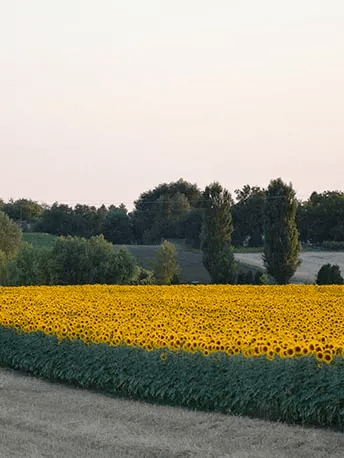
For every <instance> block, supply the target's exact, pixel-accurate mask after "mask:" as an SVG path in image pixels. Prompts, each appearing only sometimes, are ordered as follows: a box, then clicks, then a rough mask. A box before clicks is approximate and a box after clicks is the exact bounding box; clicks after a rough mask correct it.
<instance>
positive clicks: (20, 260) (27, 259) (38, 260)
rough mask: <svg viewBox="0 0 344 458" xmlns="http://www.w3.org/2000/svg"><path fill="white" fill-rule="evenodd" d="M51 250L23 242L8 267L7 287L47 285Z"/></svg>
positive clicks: (48, 282) (49, 275) (49, 276)
mask: <svg viewBox="0 0 344 458" xmlns="http://www.w3.org/2000/svg"><path fill="white" fill-rule="evenodd" d="M50 263H51V250H49V249H48V248H46V247H33V246H32V244H31V243H28V242H23V243H22V245H21V247H20V250H19V253H18V255H17V257H16V259H15V260H14V261H11V262H10V263H9V265H8V280H7V284H8V285H13V286H16V285H49V284H50V278H51V274H50Z"/></svg>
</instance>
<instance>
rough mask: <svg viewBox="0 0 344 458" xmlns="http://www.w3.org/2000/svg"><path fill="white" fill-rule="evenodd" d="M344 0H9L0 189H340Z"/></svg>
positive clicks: (52, 195) (60, 193)
mask: <svg viewBox="0 0 344 458" xmlns="http://www.w3.org/2000/svg"><path fill="white" fill-rule="evenodd" d="M343 126H344V2H343V0H327V1H325V0H288V1H287V0H259V1H257V0H145V1H143V0H125V1H124V0H98V1H95V0H79V1H77V0H58V1H53V0H0V154H1V179H0V198H2V199H3V200H5V201H7V200H8V199H10V198H13V199H18V198H30V199H33V200H36V201H38V202H45V203H48V204H52V203H53V202H55V201H58V202H60V203H68V204H69V205H72V206H74V205H75V204H76V203H85V204H89V205H96V206H100V205H101V204H103V203H104V204H105V205H110V204H115V205H119V204H120V203H121V202H123V203H124V204H125V205H126V206H127V208H128V209H131V208H132V205H133V201H134V200H136V199H137V198H138V197H139V195H140V194H141V193H143V192H145V191H148V190H149V189H153V188H154V187H155V186H157V185H159V184H161V183H169V182H171V181H176V180H178V179H179V178H183V179H184V180H186V181H189V182H191V183H196V184H197V185H198V186H199V187H200V188H201V189H204V187H205V186H206V185H208V184H210V183H211V182H213V181H218V182H220V183H221V185H222V186H223V187H225V188H227V189H228V190H229V191H230V192H231V194H232V196H233V197H235V194H234V190H235V189H237V188H242V187H243V186H244V185H245V184H250V185H251V186H261V187H267V186H268V184H269V182H270V180H271V179H274V178H278V177H281V178H282V179H283V180H284V181H285V182H287V183H289V182H291V183H292V184H293V187H294V189H295V191H296V195H297V197H298V198H300V199H302V200H306V199H307V198H308V197H309V196H310V194H311V192H312V191H318V192H323V191H325V190H341V191H344V135H343V134H344V132H343Z"/></svg>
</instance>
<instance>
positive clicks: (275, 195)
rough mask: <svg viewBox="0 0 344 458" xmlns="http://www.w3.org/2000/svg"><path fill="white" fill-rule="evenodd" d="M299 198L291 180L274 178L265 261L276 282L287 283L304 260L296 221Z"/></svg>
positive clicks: (268, 204) (267, 215) (269, 191)
mask: <svg viewBox="0 0 344 458" xmlns="http://www.w3.org/2000/svg"><path fill="white" fill-rule="evenodd" d="M297 205H298V203H297V200H296V198H295V191H294V190H293V188H292V185H291V183H290V184H289V185H287V184H285V183H283V181H282V180H281V178H277V179H276V180H271V181H270V184H269V187H268V189H267V193H266V205H265V235H264V239H265V240H264V254H263V261H264V265H265V267H266V270H267V273H268V274H269V275H271V276H272V277H273V278H274V279H275V281H276V283H278V284H287V283H288V282H289V280H290V278H291V277H292V276H293V275H294V273H295V272H296V269H297V268H298V267H299V265H300V264H301V261H300V259H299V253H300V249H301V245H300V242H299V232H298V228H297V223H296V211H297Z"/></svg>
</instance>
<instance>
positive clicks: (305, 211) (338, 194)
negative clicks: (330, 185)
mask: <svg viewBox="0 0 344 458" xmlns="http://www.w3.org/2000/svg"><path fill="white" fill-rule="evenodd" d="M298 220H299V226H300V239H301V240H302V241H303V242H307V241H309V242H311V243H313V244H320V243H322V242H324V241H335V242H343V241H344V192H342V191H325V192H323V193H320V194H319V193H317V192H313V193H312V194H311V196H310V198H309V199H308V200H307V201H306V202H304V203H303V204H302V205H301V206H300V209H299V212H298Z"/></svg>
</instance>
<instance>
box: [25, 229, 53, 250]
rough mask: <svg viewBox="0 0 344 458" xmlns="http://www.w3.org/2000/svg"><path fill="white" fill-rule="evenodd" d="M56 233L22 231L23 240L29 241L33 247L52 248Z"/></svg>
mask: <svg viewBox="0 0 344 458" xmlns="http://www.w3.org/2000/svg"><path fill="white" fill-rule="evenodd" d="M56 239H57V235H53V234H48V233H47V232H23V241H24V242H27V243H29V244H30V245H32V246H33V247H35V248H43V247H45V248H51V249H52V248H53V247H54V246H55V243H56Z"/></svg>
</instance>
